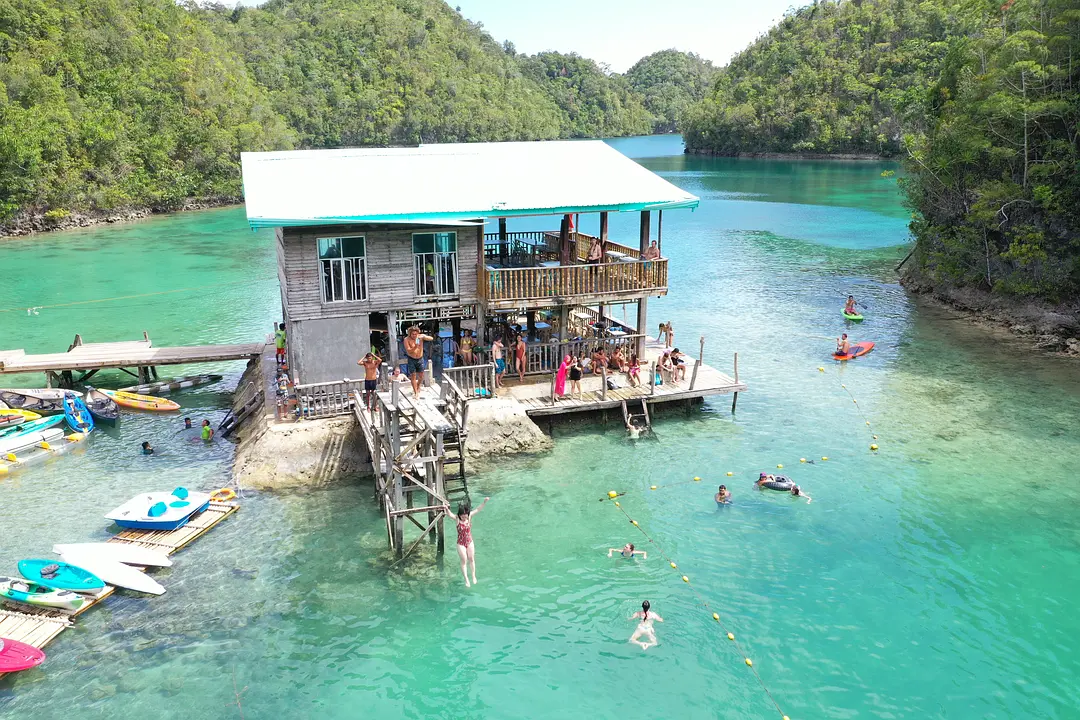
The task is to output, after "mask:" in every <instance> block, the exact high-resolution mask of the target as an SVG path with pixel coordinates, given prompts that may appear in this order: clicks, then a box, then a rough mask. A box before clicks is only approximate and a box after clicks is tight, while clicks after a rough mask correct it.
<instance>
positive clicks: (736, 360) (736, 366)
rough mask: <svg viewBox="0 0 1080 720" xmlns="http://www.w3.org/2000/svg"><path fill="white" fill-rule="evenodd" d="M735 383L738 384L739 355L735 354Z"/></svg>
mask: <svg viewBox="0 0 1080 720" xmlns="http://www.w3.org/2000/svg"><path fill="white" fill-rule="evenodd" d="M703 340H704V339H703ZM735 382H739V353H735Z"/></svg>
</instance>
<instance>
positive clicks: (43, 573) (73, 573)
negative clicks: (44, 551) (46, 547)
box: [19, 560, 105, 592]
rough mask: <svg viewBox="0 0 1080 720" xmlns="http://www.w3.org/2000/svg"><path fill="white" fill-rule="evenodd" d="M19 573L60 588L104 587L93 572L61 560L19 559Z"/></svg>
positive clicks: (84, 589)
mask: <svg viewBox="0 0 1080 720" xmlns="http://www.w3.org/2000/svg"><path fill="white" fill-rule="evenodd" d="M19 573H20V574H21V575H22V576H23V577H24V578H26V579H27V580H33V581H34V582H39V583H42V584H43V585H48V586H49V587H54V588H60V589H61V590H78V591H79V592H89V591H93V590H100V589H101V588H103V587H105V583H104V582H103V581H102V579H101V578H99V577H98V576H97V575H95V574H94V573H92V572H90V571H89V570H83V569H82V568H81V567H78V566H76V565H69V564H68V563H66V562H63V561H61V560H20V561H19Z"/></svg>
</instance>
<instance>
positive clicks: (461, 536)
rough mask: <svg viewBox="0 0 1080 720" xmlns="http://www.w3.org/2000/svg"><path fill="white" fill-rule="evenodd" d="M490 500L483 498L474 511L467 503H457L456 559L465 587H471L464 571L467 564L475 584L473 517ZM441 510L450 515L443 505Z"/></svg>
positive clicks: (448, 508)
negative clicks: (459, 562)
mask: <svg viewBox="0 0 1080 720" xmlns="http://www.w3.org/2000/svg"><path fill="white" fill-rule="evenodd" d="M490 499H491V498H489V497H486V498H484V502H482V503H480V507H478V508H476V509H475V510H472V509H470V507H469V501H468V500H466V501H464V502H461V503H458V509H457V549H458V557H459V558H460V559H461V574H462V575H463V576H464V577H465V587H472V585H470V584H469V573H468V572H467V571H466V567H465V564H466V562H467V563H468V564H469V567H471V568H472V584H473V585H475V584H476V547H475V546H474V545H473V539H472V519H473V515H476V513H478V512H480V511H481V510H483V509H484V506H485V505H487V504H488V500H490ZM443 509H444V510H445V511H446V514H447V515H449V514H450V506H449V505H443Z"/></svg>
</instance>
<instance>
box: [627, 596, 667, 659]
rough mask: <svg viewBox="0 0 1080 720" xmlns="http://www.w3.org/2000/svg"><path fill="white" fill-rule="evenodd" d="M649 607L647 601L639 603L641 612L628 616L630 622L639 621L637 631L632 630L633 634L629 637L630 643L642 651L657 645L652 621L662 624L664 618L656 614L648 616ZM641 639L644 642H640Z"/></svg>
mask: <svg viewBox="0 0 1080 720" xmlns="http://www.w3.org/2000/svg"><path fill="white" fill-rule="evenodd" d="M649 607H650V606H649V601H648V600H646V601H645V602H643V603H641V610H640V611H638V612H636V613H634V614H633V615H631V616H630V619H631V620H637V619H639V618H640V619H641V622H639V623H638V626H637V629H636V630H634V634H633V635H631V636H630V642H632V643H636V644H637V645H640V646H641V649H642V650H648V649H649V648H651V647H652V646H653V645H656V643H657V640H656V630H655V629H654V628H653V621H657V622H664V618H662V617H660V616H659V615H657V614H656V613H653V614H652V615H650V614H649ZM641 637H644V638H645V640H641V639H640V638H641Z"/></svg>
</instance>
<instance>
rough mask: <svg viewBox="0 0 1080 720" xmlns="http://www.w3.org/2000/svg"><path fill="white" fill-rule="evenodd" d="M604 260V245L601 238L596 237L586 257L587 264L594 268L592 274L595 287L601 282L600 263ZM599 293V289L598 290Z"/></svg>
mask: <svg viewBox="0 0 1080 720" xmlns="http://www.w3.org/2000/svg"><path fill="white" fill-rule="evenodd" d="M603 259H604V245H603V243H601V242H600V238H596V237H594V238H593V239H592V245H590V246H589V253H588V254H587V255H586V256H585V262H586V263H587V264H589V265H591V266H592V270H591V274H592V281H593V285H596V284H597V283H598V282H599V272H598V271H599V269H600V262H601V261H602V260H603ZM596 289H597V291H599V289H600V288H599V287H597V288H596Z"/></svg>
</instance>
